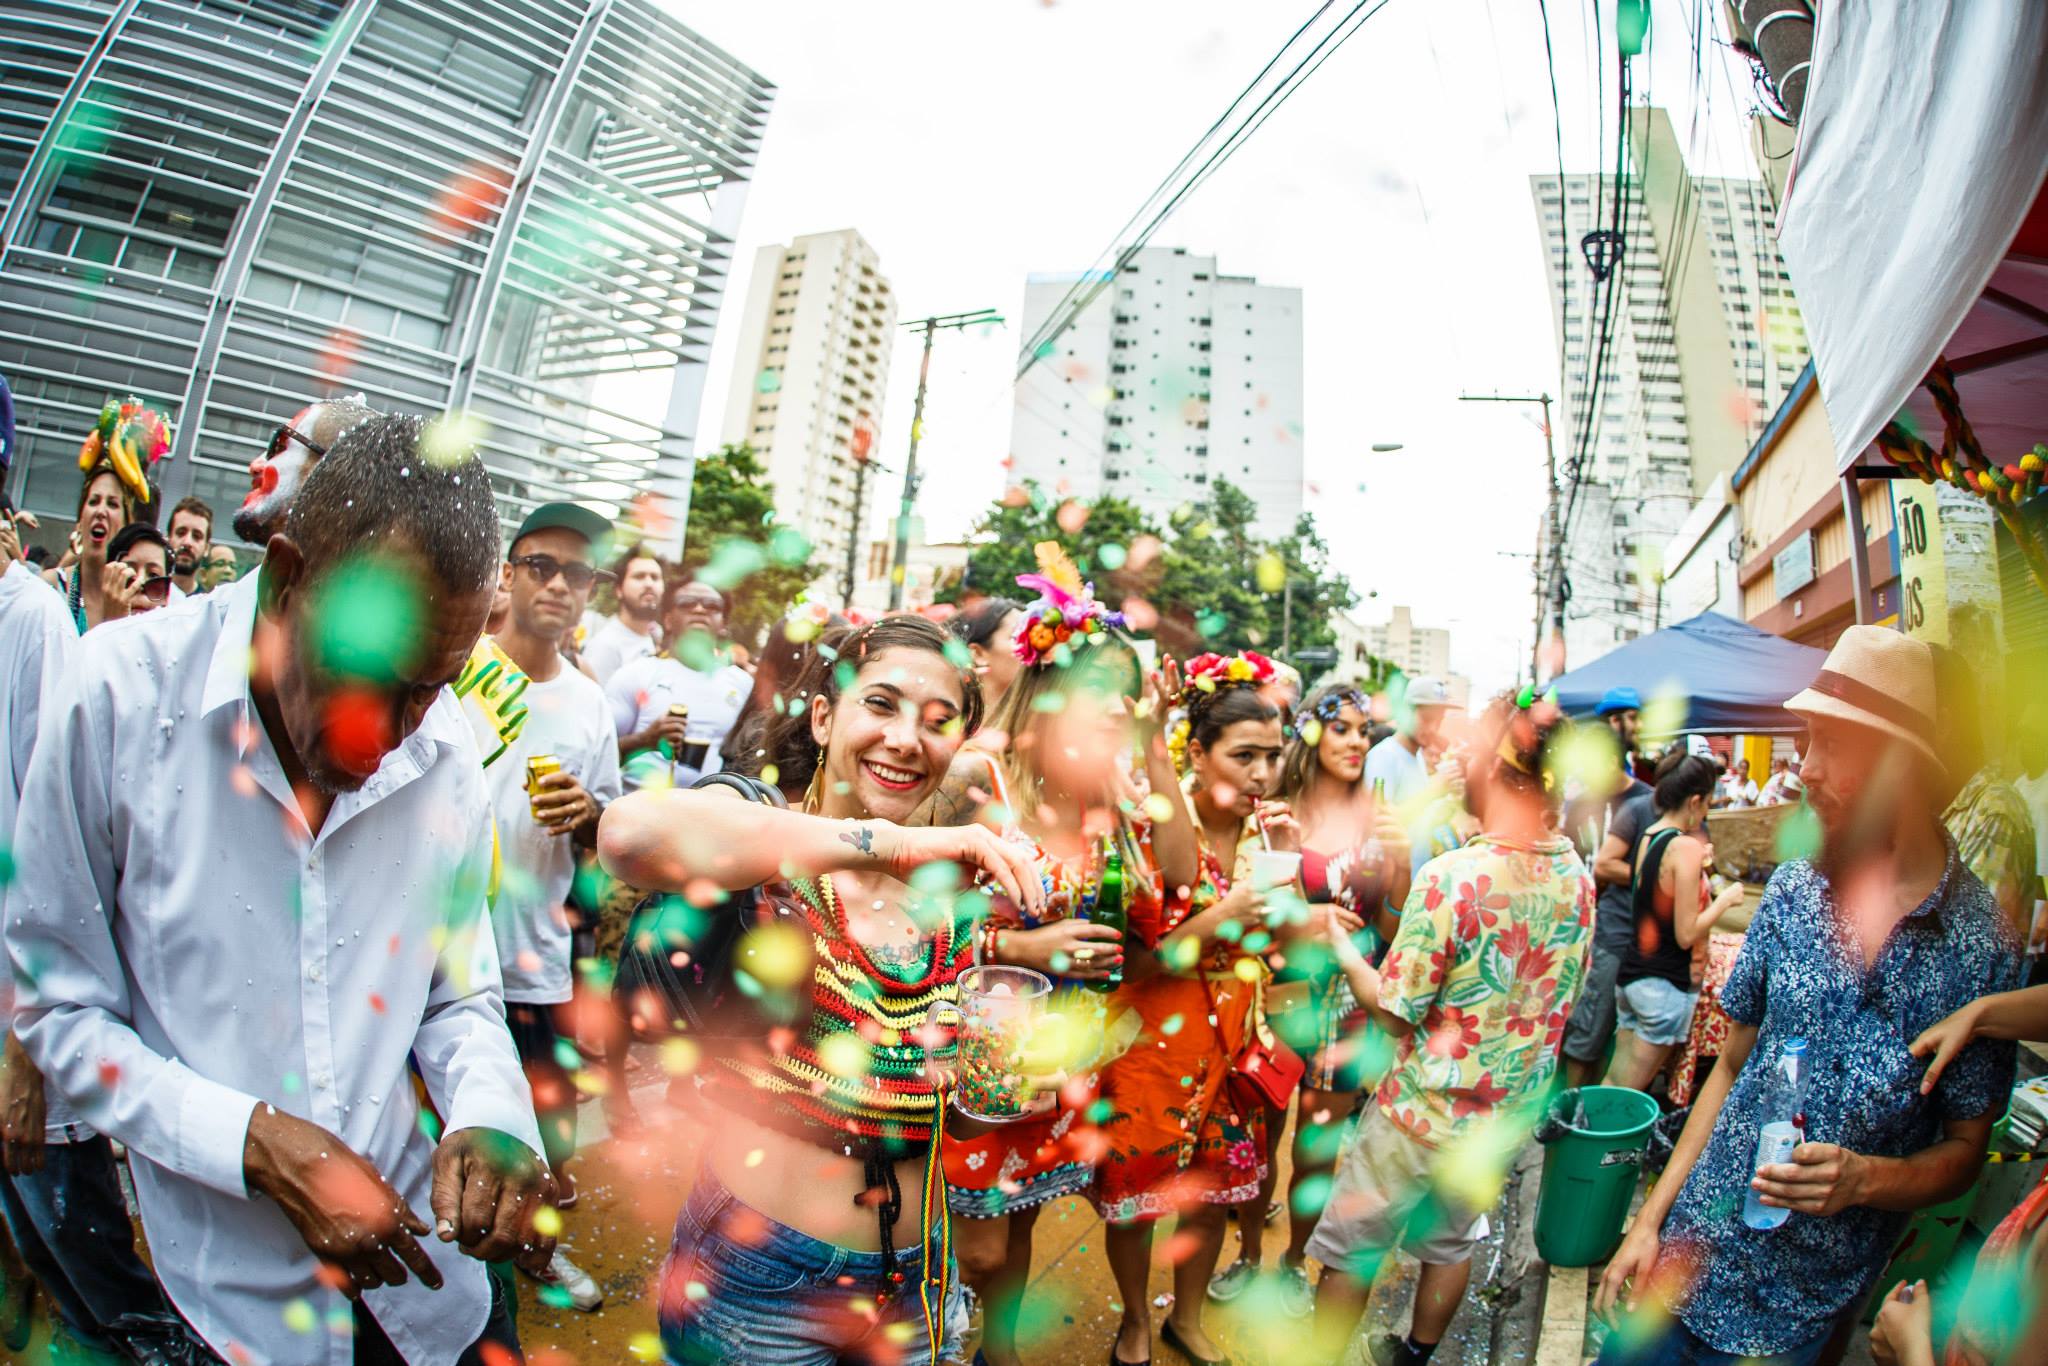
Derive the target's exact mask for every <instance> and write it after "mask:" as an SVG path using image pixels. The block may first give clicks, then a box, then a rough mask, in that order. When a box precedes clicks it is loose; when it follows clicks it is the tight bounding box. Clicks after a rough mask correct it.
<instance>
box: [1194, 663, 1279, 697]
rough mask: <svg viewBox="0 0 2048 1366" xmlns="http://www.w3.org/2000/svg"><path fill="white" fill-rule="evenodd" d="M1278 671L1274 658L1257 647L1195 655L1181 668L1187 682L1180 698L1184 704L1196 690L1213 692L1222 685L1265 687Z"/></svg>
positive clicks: (1198, 691)
mask: <svg viewBox="0 0 2048 1366" xmlns="http://www.w3.org/2000/svg"><path fill="white" fill-rule="evenodd" d="M1279 672H1280V671H1279V670H1278V669H1277V668H1275V667H1274V664H1273V661H1272V660H1270V659H1268V658H1266V657H1265V656H1264V655H1262V654H1260V653H1258V652H1257V651H1256V650H1244V651H1241V652H1239V653H1238V654H1234V655H1219V654H1214V653H1211V654H1205V655H1196V656H1195V657H1194V658H1193V659H1191V660H1189V661H1188V662H1187V663H1186V664H1185V665H1184V666H1182V668H1181V674H1182V676H1183V677H1185V678H1186V680H1187V682H1186V683H1185V684H1184V685H1183V686H1182V688H1181V692H1180V699H1181V702H1182V703H1183V704H1185V703H1188V702H1192V701H1193V700H1194V698H1195V694H1196V693H1213V692H1217V691H1219V690H1221V689H1223V688H1258V687H1263V686H1265V685H1266V684H1268V683H1271V682H1272V681H1273V680H1274V678H1276V677H1278V675H1279Z"/></svg>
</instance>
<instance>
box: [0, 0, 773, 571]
mask: <svg viewBox="0 0 2048 1366" xmlns="http://www.w3.org/2000/svg"><path fill="white" fill-rule="evenodd" d="M772 95H773V89H772V87H771V86H770V85H769V84H768V83H767V82H766V81H764V80H763V79H762V78H761V77H760V76H759V75H757V74H756V73H754V72H753V71H751V70H749V69H748V68H747V67H745V66H744V65H742V64H741V63H740V62H738V61H736V60H734V59H733V58H732V57H731V56H729V55H727V54H726V53H724V52H722V51H720V50H719V49H717V48H715V47H713V46H711V45H710V44H708V43H706V42H705V41H703V40H702V39H701V38H699V37H698V36H697V35H696V34H694V33H692V32H691V31H690V30H689V29H687V28H685V27H684V26H683V25H681V24H679V23H677V22H676V21H675V20H674V19H672V18H670V17H669V16H668V15H667V14H665V13H664V12H663V11H662V10H661V9H660V8H658V7H657V6H656V5H655V4H654V3H651V0H464V2H463V3H462V4H460V5H452V4H445V3H421V2H419V0H353V3H349V0H0V375H4V376H5V377H6V379H7V381H8V383H9V385H10V386H12V388H13V389H14V393H15V397H16V402H17V422H18V427H19V437H20V443H19V444H20V451H19V453H18V454H17V456H16V458H15V461H14V465H13V468H12V469H11V471H10V472H9V474H8V481H9V482H8V488H9V491H10V492H11V493H12V494H13V496H14V499H15V501H16V503H17V504H19V505H22V506H25V507H28V508H30V509H32V510H35V511H37V512H47V513H51V514H54V515H56V516H57V517H58V518H60V519H68V518H69V516H70V515H71V513H72V510H73V508H74V506H75V505H76V500H77V493H78V472H77V464H76V456H77V450H78V443H79V441H80V440H81V439H82V438H83V436H84V435H85V433H86V431H87V430H88V429H89V427H90V424H91V422H92V420H93V418H94V416H95V415H96V414H97V412H98V411H99V408H100V405H101V404H102V403H103V402H104V401H106V400H107V399H108V398H109V397H119V396H123V395H126V394H129V393H134V394H137V395H140V396H141V397H142V398H143V399H144V400H145V401H146V402H149V403H151V404H152V405H154V406H157V407H159V408H160V409H162V411H163V412H164V413H165V415H166V416H167V417H168V418H169V419H170V421H171V425H172V428H173V431H174V433H175V440H174V443H173V447H172V458H171V460H170V462H169V464H168V465H166V466H165V467H164V468H163V475H162V478H163V496H164V504H163V505H164V506H169V505H170V503H172V502H175V501H176V500H177V499H178V498H179V497H181V496H183V495H184V494H187V493H196V494H197V495H198V496H200V497H202V498H204V499H206V501H207V502H208V503H210V504H211V505H212V506H213V507H214V509H215V510H216V514H217V516H216V525H217V529H218V534H220V535H223V536H225V535H226V534H227V529H226V521H227V515H226V514H227V512H228V511H229V510H230V509H232V508H233V507H234V506H236V505H237V504H238V503H239V502H240V501H241V499H242V496H243V494H244V493H245V492H246V490H247V487H248V482H247V474H246V471H245V467H246V465H247V463H248V461H249V459H250V458H251V456H253V455H254V454H256V453H257V452H258V451H259V450H260V449H261V448H262V446H263V444H264V442H265V441H266V439H267V437H268V435H269V433H270V432H271V431H272V430H273V429H274V428H275V427H276V426H277V424H278V423H279V422H280V421H282V420H284V419H285V418H287V417H289V416H290V415H291V414H292V413H294V412H296V411H297V410H298V409H299V408H301V407H303V406H304V405H305V404H306V403H307V402H308V401H310V400H311V399H313V398H316V397H324V396H329V395H333V394H339V393H349V392H356V391H361V392H362V393H364V394H365V395H366V396H367V398H368V400H369V402H370V403H371V405H372V406H374V407H377V408H383V409H389V410H393V411H405V412H418V413H436V412H443V411H449V410H466V411H468V412H470V413H473V414H474V415H475V416H476V417H477V418H479V419H480V420H481V421H480V424H479V427H478V429H479V430H480V431H482V432H483V438H482V448H483V453H484V458H485V460H486V462H487V463H488V464H489V465H490V468H491V471H492V474H493V476H494V483H495V486H496V488H497V492H498V495H499V501H500V507H501V510H502V512H503V514H504V515H505V517H506V518H507V519H508V520H516V519H517V518H518V517H519V516H521V515H522V514H523V513H524V511H525V510H526V509H527V508H529V507H531V506H532V505H533V504H535V503H539V502H546V501H549V500H551V499H558V498H569V499H576V500H579V501H587V502H596V503H601V504H616V503H619V502H622V501H623V500H625V499H627V498H629V497H631V496H633V495H634V494H637V493H640V492H643V491H649V492H654V493H657V494H661V495H664V496H666V497H668V498H670V499H672V500H676V501H677V502H682V501H685V500H687V497H688V490H689V469H690V460H691V455H692V448H693V443H694V436H695V433H694V427H695V424H696V420H697V412H698V408H699V404H700V400H701V398H702V385H703V375H704V365H705V361H706V356H707V353H708V351H709V348H710V342H711V333H712V328H713V325H714V323H715V321H716V318H717V313H718V307H719V302H720V298H721V295H722V293H723V290H724V286H725V283H726V276H727V272H728V268H729V265H730V251H731V243H732V238H733V235H734V232H735V230H736V228H737V226H738V219H739V212H740V201H741V197H742V195H743V192H744V189H745V184H746V181H747V179H748V178H749V176H750V175H751V172H752V167H753V163H754V158H755V156H756V154H757V152H758V150H759V146H760V139H761V134H762V129H763V127H764V125H765V123H766V120H767V114H768V106H769V103H770V100H771V99H772ZM636 372H639V373H647V372H652V378H651V380H643V381H639V382H635V381H634V380H633V379H632V376H633V375H634V374H635V373H636ZM662 374H667V375H668V376H669V381H668V392H667V400H666V404H665V408H664V405H663V404H662V403H661V402H660V401H659V398H658V395H659V394H660V390H661V386H660V375H662ZM649 394H653V395H656V396H657V397H656V398H654V399H650V400H646V401H644V402H643V399H644V396H646V395H649ZM643 407H644V408H645V409H646V411H639V412H628V411H620V409H622V408H643ZM657 410H659V411H657ZM676 535H677V536H678V537H679V536H680V530H679V528H678V530H677V531H676Z"/></svg>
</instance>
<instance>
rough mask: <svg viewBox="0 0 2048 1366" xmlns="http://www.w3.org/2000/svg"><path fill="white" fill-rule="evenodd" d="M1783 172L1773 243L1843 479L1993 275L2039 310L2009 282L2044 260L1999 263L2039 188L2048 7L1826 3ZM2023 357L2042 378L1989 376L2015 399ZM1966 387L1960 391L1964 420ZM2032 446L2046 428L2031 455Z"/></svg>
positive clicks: (1997, 0)
mask: <svg viewBox="0 0 2048 1366" xmlns="http://www.w3.org/2000/svg"><path fill="white" fill-rule="evenodd" d="M1793 167H1794V169H1793V175H1792V184H1791V187H1790V188H1789V190H1788V191H1787V193H1786V202H1785V206H1784V209H1783V211H1782V212H1781V213H1780V215H1779V226H1778V245H1779V248H1780V250H1781V251H1782V253H1783V255H1784V258H1785V266H1786V270H1787V271H1788V272H1789V273H1790V275H1791V277H1792V287H1793V289H1794V290H1795V291H1796V292H1797V294H1798V296H1799V307H1800V311H1801V313H1802V314H1804V316H1805V320H1806V332H1807V338H1808V340H1809V342H1810V343H1811V345H1812V348H1813V362H1814V370H1815V376H1816V379H1817V380H1818V382H1819V386H1820V394H1821V400H1822V402H1823V403H1825V404H1826V405H1827V413H1828V422H1829V425H1830V426H1831V427H1832V428H1833V430H1834V434H1835V462H1836V467H1837V468H1838V469H1846V468H1848V466H1849V465H1851V464H1852V463H1854V461H1855V460H1856V457H1857V456H1858V455H1859V454H1860V453H1861V452H1862V451H1863V450H1864V449H1865V448H1866V447H1867V446H1869V444H1870V442H1871V439H1872V438H1873V437H1875V436H1876V435H1877V433H1878V431H1879V429H1880V428H1882V427H1883V426H1884V424H1885V423H1886V422H1888V421H1890V420H1891V419H1892V417H1893V416H1894V415H1896V414H1897V413H1898V411H1899V409H1900V407H1901V406H1902V405H1904V404H1905V402H1906V400H1907V398H1908V396H1909V395H1911V394H1912V392H1913V389H1914V387H1915V386H1917V385H1918V384H1919V383H1920V381H1921V379H1922V377H1924V376H1925V375H1926V373H1927V370H1928V367H1929V366H1931V365H1932V364H1933V363H1934V361H1935V358H1936V357H1937V356H1939V355H1940V354H1941V353H1942V351H1943V349H1944V348H1946V347H1949V346H1950V343H1951V339H1953V338H1956V334H1957V331H1958V329H1959V328H1961V327H1962V326H1963V324H1964V321H1965V320H1966V318H1968V317H1969V315H1970V313H1971V311H1972V309H1973V308H1978V307H1979V306H1980V304H1982V301H1983V297H1984V290H1985V286H1986V284H1988V283H1990V282H1991V279H1992V274H1993V272H1994V271H1997V270H1999V268H2000V266H2001V264H2002V263H2005V264H2007V265H2008V267H2009V268H2008V270H2007V271H2006V272H2005V273H2004V275H2003V276H2002V277H2001V278H2002V283H2003V284H2005V285H2006V286H2008V287H2007V288H2003V289H2001V290H1999V291H1998V292H1999V293H2000V294H2003V295H2005V296H2006V297H2007V298H2012V297H2020V298H2022V299H2023V300H2024V301H2025V302H2026V303H2029V304H2036V303H2037V300H2036V299H2033V298H2027V297H2026V296H2028V295H2032V294H2034V290H2033V289H2031V288H2017V289H2016V288H2012V287H2010V286H2014V285H2015V284H2018V283H2020V282H2019V281H2017V280H2016V279H2015V276H2016V275H2019V276H2025V277H2031V278H2034V279H2037V280H2041V281H2048V261H2042V260H2040V259H2039V258H2023V257H2014V258H2012V260H2011V261H2010V262H2008V260H2007V253H2008V251H2009V250H2010V249H2011V247H2012V244H2013V239H2014V236H2015V235H2016V234H2017V233H2018V232H2019V229H2020V226H2021V224H2022V223H2023V222H2024V221H2025V220H2026V217H2027V212H2028V210H2029V208H2031V207H2032V206H2033V204H2034V202H2035V199H2036V197H2037V195H2038V194H2039V193H2040V190H2041V186H2042V180H2043V177H2044V174H2048V3H2043V2H2042V0H1864V2H1863V3H1857V4H1849V3H1844V2H1843V0H1831V2H1830V3H1825V4H1823V5H1821V6H1820V23H1819V26H1818V28H1817V30H1816V32H1815V35H1814V62H1813V81H1812V88H1811V91H1810V93H1809V94H1808V96H1807V100H1806V109H1805V115H1804V118H1803V119H1802V120H1801V122H1800V128H1799V144H1798V151H1797V156H1796V159H1795V160H1794V163H1793ZM1983 306H1985V307H1990V308H1995V309H1996V311H1997V312H1998V313H2000V314H2002V315H2004V316H2005V318H2006V319H2007V323H2008V325H2010V324H2012V323H2019V322H2021V320H2022V319H2025V321H2028V322H2039V321H2040V320H2039V319H2028V318H2026V311H2025V310H2022V311H2021V312H2020V313H2019V314H2018V316H2015V315H2014V310H2013V309H2012V307H2011V306H2010V305H2009V304H2006V303H2001V302H1999V301H1998V300H1996V299H1994V300H1993V301H1992V302H1991V303H1990V304H1987V305H1983ZM2042 330H2048V329H2042ZM1950 358H1951V360H1954V359H1956V353H1954V352H1951V356H1950ZM2030 359H2031V360H2033V361H2035V362H2037V363H2048V361H2044V360H2043V356H2042V355H2041V354H2039V353H2033V354H2028V353H2025V352H2024V350H2023V352H2022V354H2020V355H2017V356H2012V357H2010V358H2007V357H2005V356H2003V355H2001V356H1997V357H1990V356H1987V357H1986V358H1985V361H1984V365H1985V367H1986V369H1987V371H1988V369H1989V368H1990V367H1991V366H1992V365H1994V364H1995V365H1997V366H1999V367H2001V368H2002V369H2003V370H2004V374H2003V376H2002V381H2003V383H2004V384H2005V385H2007V386H2010V385H2011V384H2013V383H2015V382H2016V381H2017V380H2018V376H2017V375H2015V374H2014V373H2013V372H2012V370H2011V368H2010V367H2011V366H2012V365H2013V364H2015V363H2021V362H2025V361H2028V360H2030ZM1961 368H1962V367H1959V370H1960V369H1961ZM1974 387H1976V386H1974V385H1968V384H1966V385H1965V386H1964V388H1963V397H1964V407H1965V410H1966V411H1968V410H1970V409H1971V407H1972V403H1971V393H1970V390H1971V388H1974ZM2026 387H2028V388H2031V387H2032V385H2031V383H2029V384H2027V386H2026ZM2041 407H2042V408H2044V409H2048V398H2043V399H2042V400H2041ZM1973 421H1974V414H1973ZM1978 425H1979V427H1980V430H1979V436H1980V437H1982V438H1984V440H1985V444H1986V451H1987V453H1989V454H1993V455H1995V456H1996V457H1997V458H2000V459H2004V458H2008V457H2007V455H2006V453H2005V452H2003V451H2000V450H1998V448H1997V446H1996V445H1995V444H1994V443H1995V442H1997V441H1999V440H2000V435H1999V434H1998V433H1996V432H1992V431H1985V430H1982V426H1983V424H1981V423H1980V424H1978ZM1924 430H1925V429H1924V428H1923V431H1924ZM2044 437H2048V429H2044V430H2040V431H2036V432H2035V433H2034V435H2033V436H2032V437H2030V438H2029V439H2028V440H2029V444H2031V442H2032V441H2034V440H2040V439H2043V438H2044ZM1930 439H1931V440H1933V441H1935V443H1936V444H1939V437H1938V436H1937V435H1931V434H1930Z"/></svg>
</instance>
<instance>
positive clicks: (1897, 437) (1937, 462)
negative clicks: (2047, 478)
mask: <svg viewBox="0 0 2048 1366" xmlns="http://www.w3.org/2000/svg"><path fill="white" fill-rule="evenodd" d="M1923 382H1924V383H1925V384H1926V386H1927V392H1928V393H1929V394H1930V395H1931V396H1932V397H1933V399H1934V406H1935V408H1936V410H1937V411H1939V412H1940V414H1941V420H1942V428H1943V431H1942V439H1941V449H1940V450H1939V451H1936V450H1935V449H1934V448H1933V447H1932V446H1929V445H1928V444H1927V443H1926V442H1925V441H1923V440H1922V439H1921V438H1920V437H1918V436H1916V435H1914V434H1913V433H1912V432H1910V431H1907V430H1906V428H1905V426H1904V425H1903V424H1902V423H1899V422H1897V421H1893V422H1888V423H1886V424H1885V426H1884V429H1883V430H1882V431H1880V432H1879V433H1878V434H1877V445H1878V448H1879V449H1880V450H1882V451H1883V452H1884V453H1885V455H1886V457H1887V458H1889V459H1890V460H1891V462H1892V463H1893V464H1895V465H1897V466H1899V467H1900V468H1901V469H1904V470H1907V471H1909V472H1910V473H1912V474H1913V475H1915V476H1916V477H1918V479H1919V480H1920V482H1921V483H1923V484H1932V483H1934V482H1936V481H1937V480H1946V481H1947V482H1949V483H1951V484H1953V485H1955V486H1956V487H1957V488H1959V489H1961V490H1963V491H1964V492H1965V493H1974V494H1976V495H1978V496H1979V497H1981V498H1988V499H1991V500H1992V501H1994V502H2004V503H2008V504H2011V505H2014V506H2017V505H2018V504H2020V503H2023V502H2025V501H2026V500H2027V499H2029V498H2032V497H2033V496H2034V495H2035V494H2037V493H2039V492H2040V491H2041V484H2042V481H2043V477H2044V475H2048V446H2044V445H2041V444H2040V443H2038V442H2037V443H2036V444H2035V446H2034V448H2033V449H2032V450H2030V451H2028V452H2026V453H2025V454H2024V455H2022V456H2020V458H2019V459H2018V460H2015V461H2013V462H2011V463H2010V464H2006V465H1999V464H1996V463H1994V462H1993V461H1992V460H1991V458H1990V457H1988V456H1986V455H1985V454H1984V450H1983V447H1982V446H1980V445H1978V443H1977V434H1976V433H1975V432H1974V431H1973V430H1971V427H1970V423H1969V420H1968V419H1967V418H1965V417H1964V416H1963V404H1962V398H1961V396H1960V395H1959V394H1958V393H1957V392H1956V376H1955V371H1953V370H1951V369H1950V368H1949V364H1948V359H1947V357H1943V358H1941V359H1939V360H1937V361H1935V363H1934V368H1933V369H1932V370H1929V371H1928V372H1927V378H1926V380H1925V381H1923Z"/></svg>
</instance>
